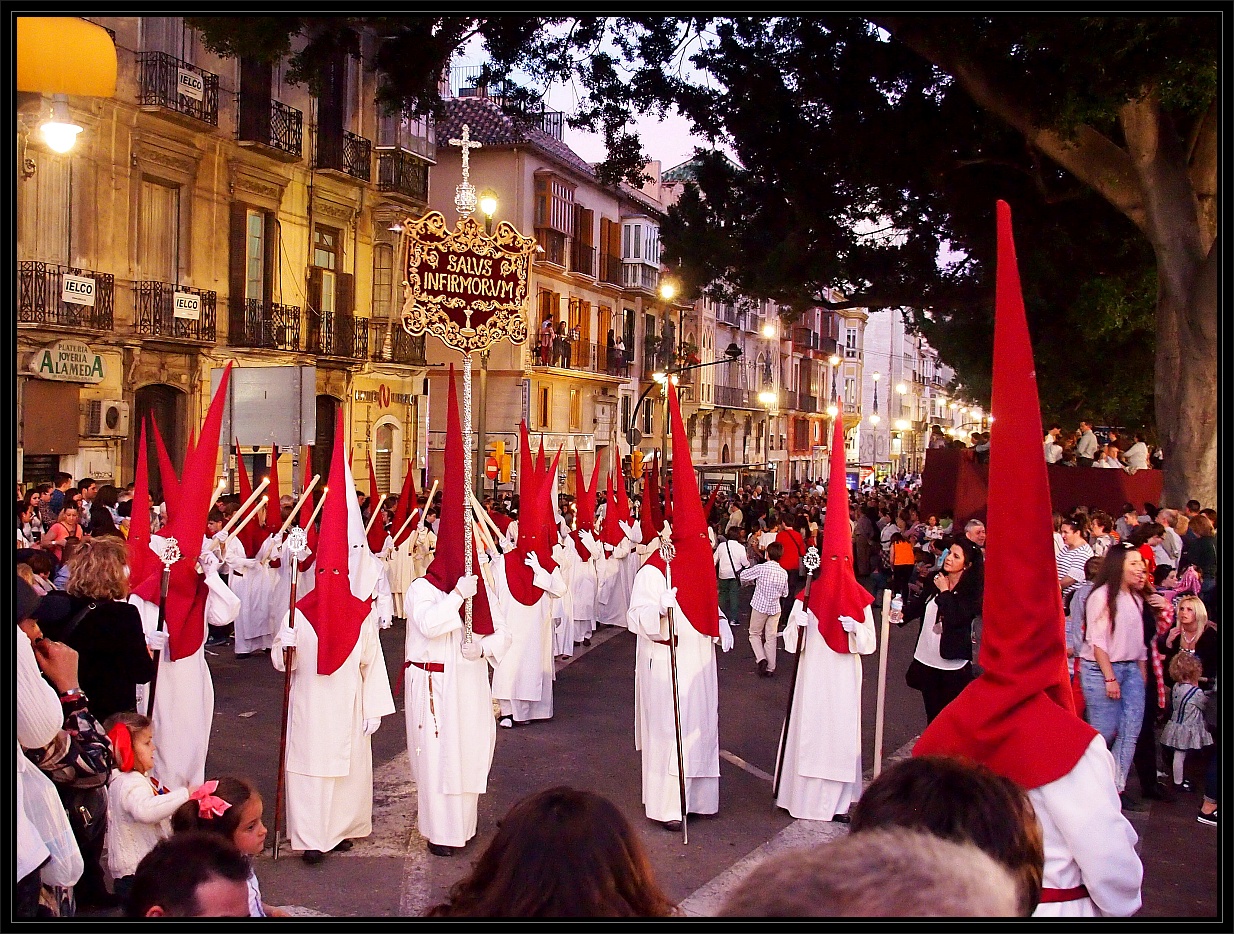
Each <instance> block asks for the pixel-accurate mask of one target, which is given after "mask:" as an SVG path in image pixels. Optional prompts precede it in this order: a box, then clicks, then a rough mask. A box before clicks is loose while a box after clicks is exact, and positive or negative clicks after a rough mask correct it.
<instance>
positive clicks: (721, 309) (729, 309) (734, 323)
mask: <svg viewBox="0 0 1234 934" xmlns="http://www.w3.org/2000/svg"><path fill="white" fill-rule="evenodd" d="M716 320H717V321H718V322H720V323H721V324H727V325H729V326H730V327H734V328H739V327H741V312H740V311H739V310H737V308H735V307H734V306H732V305H720V306H718V307H717V308H716Z"/></svg>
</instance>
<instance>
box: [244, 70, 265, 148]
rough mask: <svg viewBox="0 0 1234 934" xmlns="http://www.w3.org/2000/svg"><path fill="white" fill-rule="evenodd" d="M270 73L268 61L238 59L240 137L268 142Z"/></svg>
mask: <svg viewBox="0 0 1234 934" xmlns="http://www.w3.org/2000/svg"><path fill="white" fill-rule="evenodd" d="M271 74H272V70H271V66H270V63H269V62H262V61H259V60H257V59H255V58H249V57H248V56H244V57H242V58H241V59H240V114H239V118H238V119H239V123H240V126H239V130H240V139H244V140H255V141H257V142H260V143H268V142H270V84H271Z"/></svg>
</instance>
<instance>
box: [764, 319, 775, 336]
mask: <svg viewBox="0 0 1234 934" xmlns="http://www.w3.org/2000/svg"><path fill="white" fill-rule="evenodd" d="M775 336H776V326H775V325H774V324H772V323H771V322H770V321H768V322H767V323H766V324H764V325H763V337H765V338H767V340H772V339H773V338H774V337H775Z"/></svg>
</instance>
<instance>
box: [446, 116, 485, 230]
mask: <svg viewBox="0 0 1234 934" xmlns="http://www.w3.org/2000/svg"><path fill="white" fill-rule="evenodd" d="M470 134H471V130H470V128H469V127H468V126H467V124H466V123H464V124H463V135H462V136H461V137H458V138H455V139H452V140H450V145H451V146H458V147H460V148H461V149H462V150H463V181H462V182H461V183H459V185H458V186H457V187H455V189H454V206H455V208H457V209H458V212H459V214H461V215H462V216H463V217H470V216H471V214H472V212H473V211H475V209H476V205H477V204H478V203H479V199H478V196H477V195H476V188H475V186H474V185H473V184H471V150H473V149H479V148H480V147H481V146H482V145H483V144H482V143H477V142H476V141H475V140H473V139H472V138H471V135H470Z"/></svg>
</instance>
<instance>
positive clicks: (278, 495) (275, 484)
mask: <svg viewBox="0 0 1234 934" xmlns="http://www.w3.org/2000/svg"><path fill="white" fill-rule="evenodd" d="M266 492H267V493H268V494H270V502H268V503H267V504H266V522H265V525H263V526H262V527H261V533H262V534H261V536H260V537H259V538H258V540H257V545H258V547H261V543H262V542H264V541H265V540H266V539H267V538H269V537H270V536H271V535H273V534H274V533H275V532H277V531H278V530H279V529H280V528H282V526H283V506H282V498H283V493H282V489H281V488H280V487H279V448H278V445H277V444H276V445H274V448H273V449H272V450H271V452H270V485H269V486H268V487H266Z"/></svg>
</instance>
